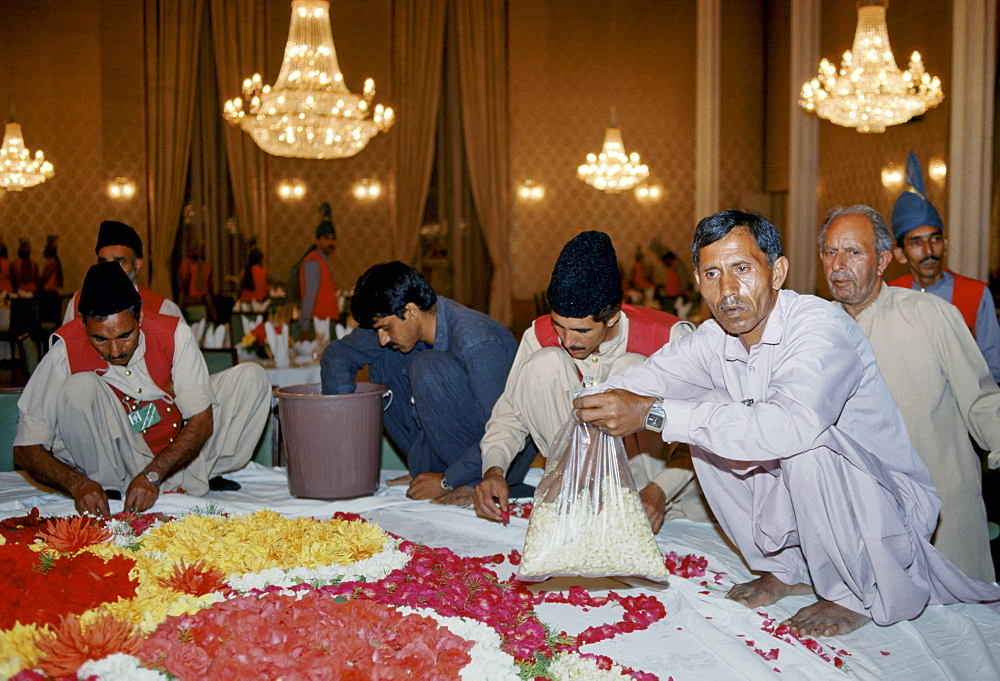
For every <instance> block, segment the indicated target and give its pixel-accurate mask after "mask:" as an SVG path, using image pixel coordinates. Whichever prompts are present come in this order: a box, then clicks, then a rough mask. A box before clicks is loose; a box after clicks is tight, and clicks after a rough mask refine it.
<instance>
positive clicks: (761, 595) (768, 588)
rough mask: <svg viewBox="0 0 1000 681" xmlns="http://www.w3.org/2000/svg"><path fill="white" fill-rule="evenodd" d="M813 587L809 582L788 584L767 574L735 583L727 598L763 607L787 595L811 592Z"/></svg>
mask: <svg viewBox="0 0 1000 681" xmlns="http://www.w3.org/2000/svg"><path fill="white" fill-rule="evenodd" d="M812 592H813V590H812V587H811V586H809V585H808V584H792V585H788V584H785V583H784V582H782V581H781V580H780V579H778V578H777V577H775V576H774V575H772V574H766V575H764V576H763V577H758V578H757V579H754V580H752V581H750V582H745V583H743V584H735V585H733V588H731V589H730V590H729V593H727V594H726V598H729V599H731V600H734V601H736V602H737V603H742V604H743V605H745V606H747V607H748V608H761V607H763V606H765V605H771V604H772V603H777V602H778V601H780V600H781V599H782V598H784V597H785V596H791V595H801V594H811V593H812Z"/></svg>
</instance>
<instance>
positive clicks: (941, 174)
mask: <svg viewBox="0 0 1000 681" xmlns="http://www.w3.org/2000/svg"><path fill="white" fill-rule="evenodd" d="M927 174H928V175H930V176H931V179H932V180H936V181H937V182H941V181H942V180H944V178H945V175H947V174H948V165H947V164H946V163H945V162H944V161H942V160H941V159H939V158H936V159H934V160H933V161H931V164H930V166H928V167H927Z"/></svg>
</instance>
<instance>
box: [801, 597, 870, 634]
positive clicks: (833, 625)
mask: <svg viewBox="0 0 1000 681" xmlns="http://www.w3.org/2000/svg"><path fill="white" fill-rule="evenodd" d="M870 621H871V618H869V617H865V616H864V615H861V614H858V613H856V612H854V611H853V610H848V609H847V608H845V607H844V606H842V605H837V604H836V603H834V602H832V601H825V600H823V599H822V598H821V599H819V601H817V602H816V603H813V604H812V605H807V606H806V607H804V608H802V609H801V610H799V611H798V612H797V613H795V614H794V615H792V616H791V617H789V618H788V619H787V620H785V621H784V622H782V624H786V625H788V628H789V629H791V630H792V631H794V632H795V633H796V634H799V635H800V636H841V635H842V634H849V633H851V632H852V631H854V630H855V629H857V628H858V627H860V626H863V625H864V624H865V623H867V622H870Z"/></svg>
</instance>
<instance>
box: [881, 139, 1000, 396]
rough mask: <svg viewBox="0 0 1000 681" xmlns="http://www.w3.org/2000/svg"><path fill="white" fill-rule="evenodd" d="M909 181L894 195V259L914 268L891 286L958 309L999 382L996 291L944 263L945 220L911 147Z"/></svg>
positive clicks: (945, 249) (999, 365)
mask: <svg viewBox="0 0 1000 681" xmlns="http://www.w3.org/2000/svg"><path fill="white" fill-rule="evenodd" d="M906 182H907V184H908V185H909V188H908V189H907V190H906V191H905V192H903V193H902V195H900V197H899V198H898V199H896V205H895V206H893V209H892V232H893V236H894V237H895V238H896V248H895V249H894V250H893V252H894V254H895V256H896V261H897V262H899V263H901V264H903V265H906V266H907V267H908V268H909V270H910V271H909V273H908V274H905V275H903V276H902V277H899V278H898V279H893V280H892V281H890V282H889V286H901V287H903V288H912V289H915V290H917V291H922V292H926V293H933V294H934V295H936V296H939V297H941V298H944V299H945V300H947V301H948V302H949V303H951V304H952V305H954V306H955V307H957V308H958V311H959V312H961V313H962V319H964V320H965V325H966V326H967V327H969V330H970V331H971V332H972V335H973V336H974V337H975V339H976V345H978V346H979V350H980V352H982V353H983V357H984V358H985V359H986V363H987V364H988V365H989V367H990V373H991V374H992V375H993V380H994V381H996V382H998V383H1000V324H998V323H997V312H996V308H995V307H994V305H993V295H992V294H991V293H990V290H989V287H988V286H987V285H986V283H985V282H982V281H978V280H976V279H970V278H969V277H963V276H962V275H961V274H958V273H956V272H952V271H951V270H949V269H945V268H943V267H942V263H943V261H944V258H945V256H946V255H947V254H948V240H947V239H946V238H945V237H944V223H943V222H942V221H941V216H940V215H939V214H938V212H937V209H936V208H935V207H934V204H932V203H931V202H930V201H928V200H927V192H926V191H925V190H924V175H923V171H922V170H921V168H920V161H918V160H917V154H916V153H915V152H913V151H910V156H909V158H908V159H907V162H906Z"/></svg>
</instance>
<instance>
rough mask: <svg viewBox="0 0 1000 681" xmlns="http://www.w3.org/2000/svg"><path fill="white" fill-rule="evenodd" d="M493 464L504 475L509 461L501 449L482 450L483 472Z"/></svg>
mask: <svg viewBox="0 0 1000 681" xmlns="http://www.w3.org/2000/svg"><path fill="white" fill-rule="evenodd" d="M494 466H496V467H497V468H499V469H500V470H502V471H503V472H504V475H506V474H507V467H508V466H510V461H509V460H508V459H507V456H506V455H505V454H504V452H502V451H498V450H495V449H494V450H491V451H489V452H483V474H485V473H486V471H488V470H489V469H491V468H493V467H494Z"/></svg>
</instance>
